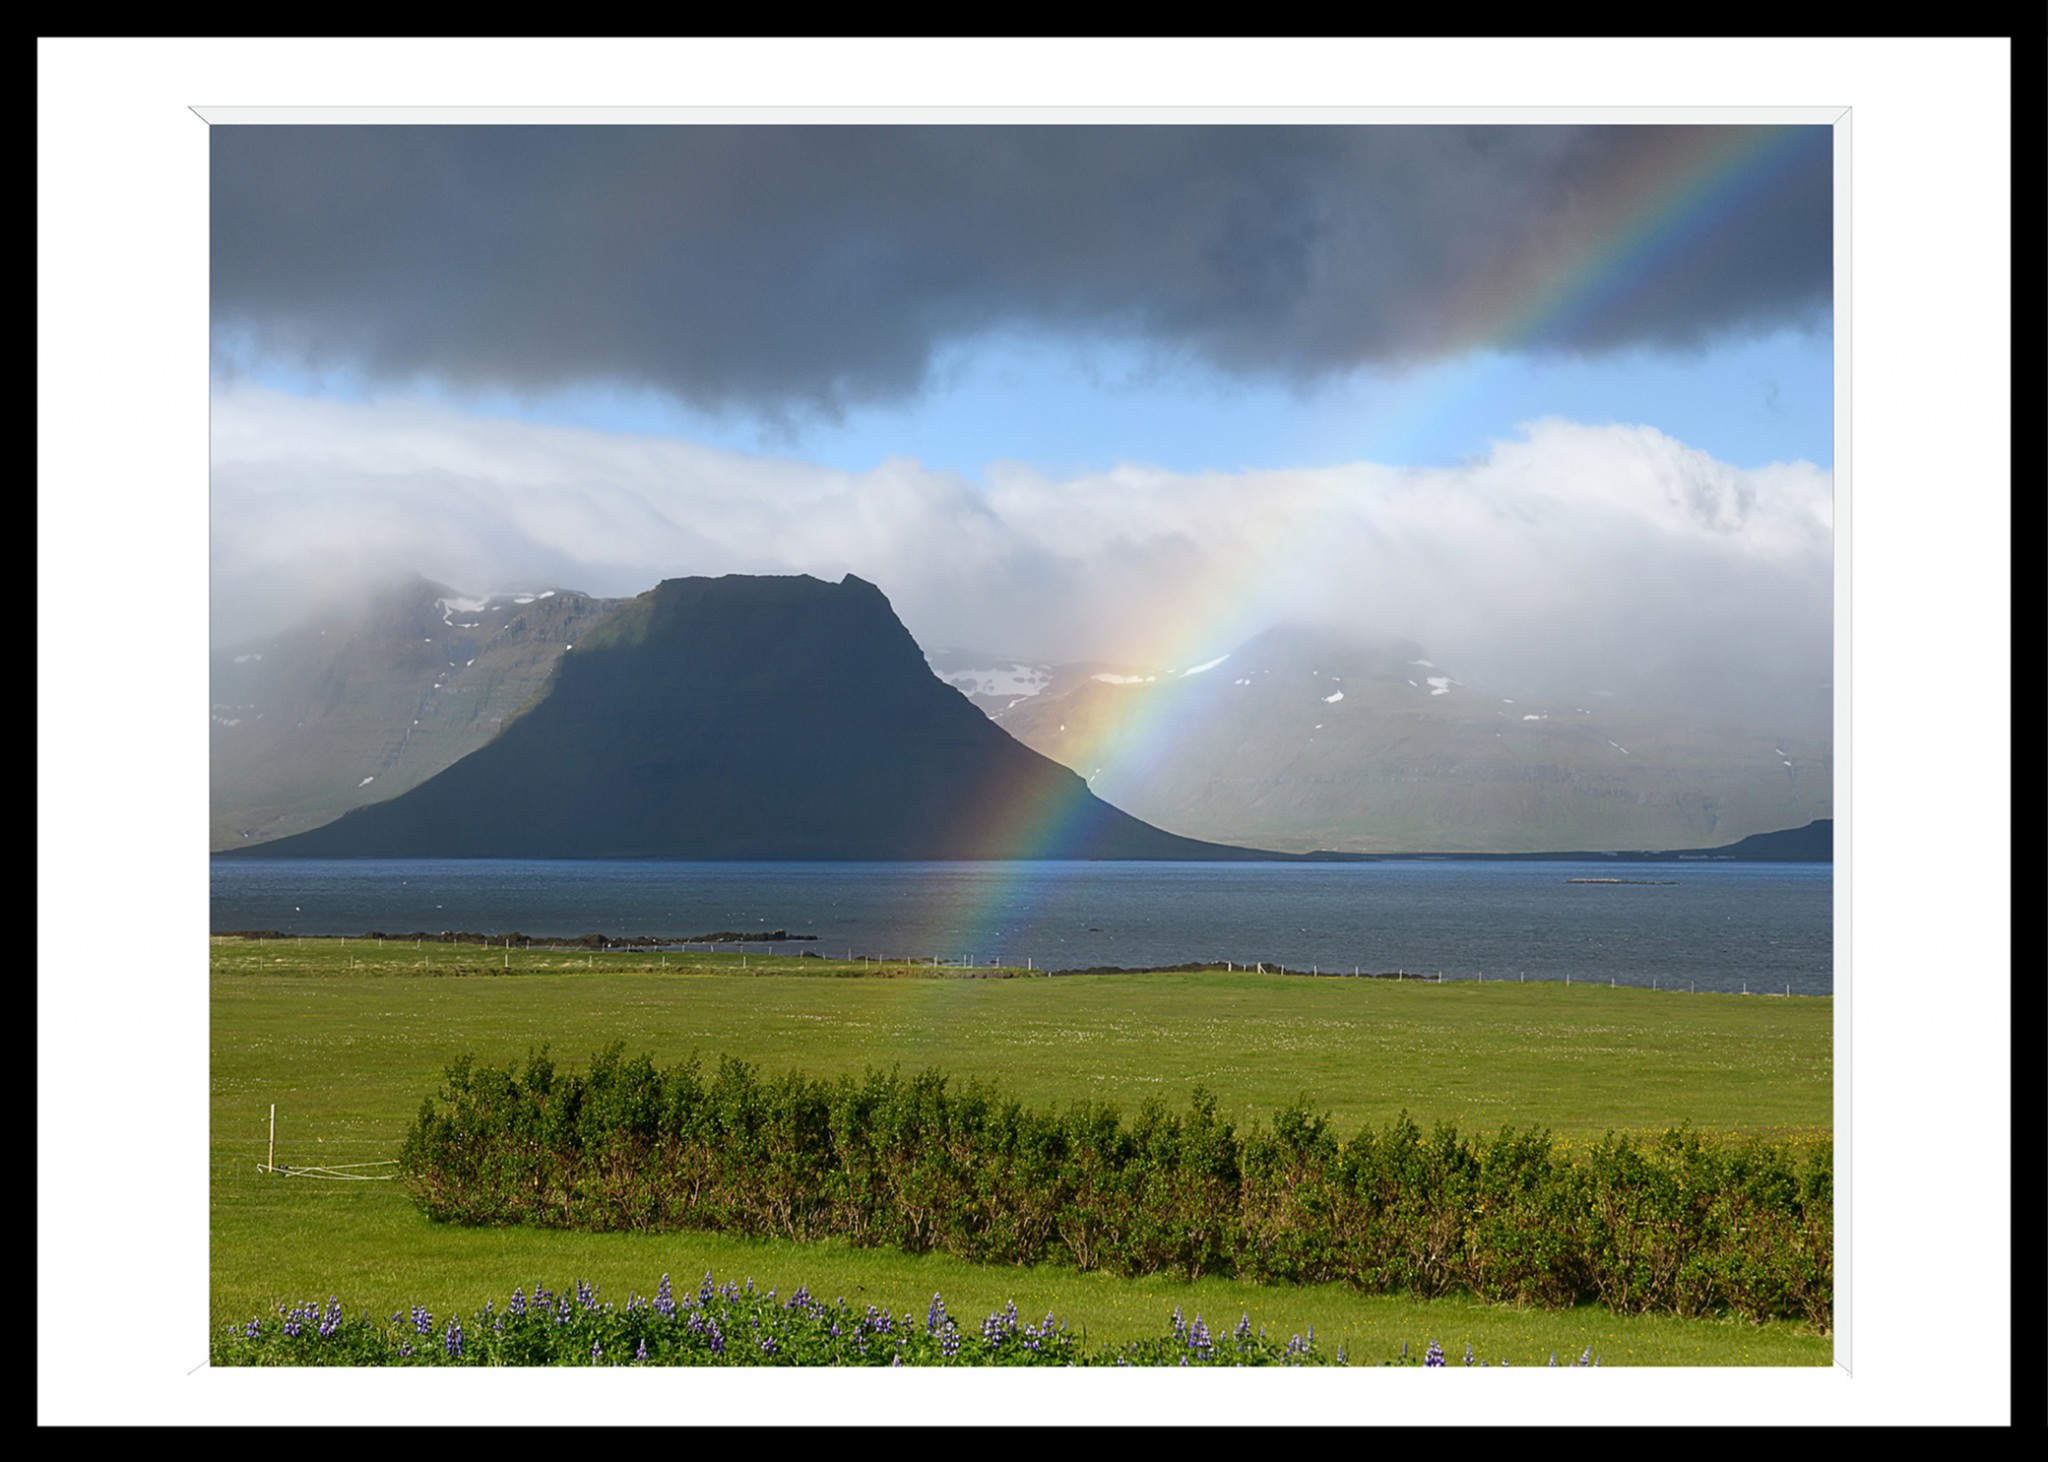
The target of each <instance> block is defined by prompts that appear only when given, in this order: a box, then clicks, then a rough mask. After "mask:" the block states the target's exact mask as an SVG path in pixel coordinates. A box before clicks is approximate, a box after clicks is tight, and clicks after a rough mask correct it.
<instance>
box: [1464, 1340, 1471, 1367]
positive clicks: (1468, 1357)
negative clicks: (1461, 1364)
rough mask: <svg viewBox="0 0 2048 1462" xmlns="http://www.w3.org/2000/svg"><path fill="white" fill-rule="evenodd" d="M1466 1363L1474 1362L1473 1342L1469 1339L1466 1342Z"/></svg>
mask: <svg viewBox="0 0 2048 1462" xmlns="http://www.w3.org/2000/svg"><path fill="white" fill-rule="evenodd" d="M1465 1364H1466V1365H1468V1366H1469V1365H1471V1364H1472V1342H1471V1341H1469V1340H1468V1341H1466V1342H1465Z"/></svg>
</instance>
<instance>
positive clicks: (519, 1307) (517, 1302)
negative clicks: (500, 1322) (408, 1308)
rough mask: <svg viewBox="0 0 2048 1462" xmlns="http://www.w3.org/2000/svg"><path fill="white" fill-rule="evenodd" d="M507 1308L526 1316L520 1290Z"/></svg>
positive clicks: (516, 1313) (393, 1317)
mask: <svg viewBox="0 0 2048 1462" xmlns="http://www.w3.org/2000/svg"><path fill="white" fill-rule="evenodd" d="M505 1308H506V1309H508V1310H510V1311H511V1312H512V1313H513V1314H515V1315H523V1314H525V1313H526V1296H525V1295H523V1294H521V1293H520V1292H519V1290H518V1289H517V1288H516V1287H515V1288H514V1289H513V1291H512V1303H511V1304H509V1305H507V1306H506V1307H505ZM391 1318H392V1319H394V1320H395V1319H397V1318H398V1317H397V1316H396V1315H393V1316H392V1317H391Z"/></svg>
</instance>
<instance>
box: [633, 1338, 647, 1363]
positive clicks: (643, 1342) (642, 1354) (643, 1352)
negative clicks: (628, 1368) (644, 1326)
mask: <svg viewBox="0 0 2048 1462" xmlns="http://www.w3.org/2000/svg"><path fill="white" fill-rule="evenodd" d="M633 1359H634V1360H646V1359H647V1337H646V1336H644V1335H643V1336H641V1337H640V1348H639V1349H638V1350H636V1351H634V1352H633Z"/></svg>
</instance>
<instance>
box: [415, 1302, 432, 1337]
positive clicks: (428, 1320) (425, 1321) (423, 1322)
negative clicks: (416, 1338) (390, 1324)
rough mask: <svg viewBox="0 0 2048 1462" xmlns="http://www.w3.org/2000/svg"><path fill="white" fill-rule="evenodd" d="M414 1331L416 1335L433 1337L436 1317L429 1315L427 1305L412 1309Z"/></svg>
mask: <svg viewBox="0 0 2048 1462" xmlns="http://www.w3.org/2000/svg"><path fill="white" fill-rule="evenodd" d="M412 1329H413V1333H414V1334H415V1335H432V1334H433V1333H434V1317H433V1316H432V1315H430V1314H429V1313H427V1307H426V1306H425V1305H414V1306H413V1307H412Z"/></svg>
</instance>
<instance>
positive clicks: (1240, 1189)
mask: <svg viewBox="0 0 2048 1462" xmlns="http://www.w3.org/2000/svg"><path fill="white" fill-rule="evenodd" d="M623 1052H624V1047H623V1044H614V1045H613V1046H612V1047H611V1048H610V1049H608V1050H606V1051H603V1052H600V1053H599V1054H598V1055H596V1056H595V1057H594V1058H593V1059H592V1061H591V1063H590V1067H589V1069H588V1071H586V1072H581V1073H579V1072H573V1071H563V1070H558V1069H557V1068H556V1067H555V1065H554V1063H553V1062H552V1060H551V1059H550V1058H549V1056H548V1054H547V1052H546V1050H545V1049H543V1050H541V1051H539V1052H536V1053H534V1054H533V1055H531V1056H530V1057H529V1059H528V1060H527V1062H526V1063H525V1066H524V1068H523V1069H521V1068H519V1067H517V1066H506V1067H489V1066H482V1067H480V1066H476V1065H474V1064H473V1063H472V1062H471V1061H470V1060H469V1059H467V1058H464V1059H463V1060H460V1061H458V1062H456V1063H455V1064H454V1065H453V1066H451V1067H450V1068H449V1069H448V1072H447V1080H446V1083H445V1084H444V1086H443V1088H442V1090H441V1091H440V1093H439V1095H438V1099H435V1098H430V1099H428V1100H427V1101H425V1102H423V1103H422V1105H421V1108H420V1113H419V1116H418V1118H417V1119H416V1120H415V1121H414V1122H413V1124H412V1125H411V1127H410V1128H409V1130H408V1131H407V1134H406V1138H405V1143H404V1146H403V1148H402V1150H401V1153H400V1166H401V1171H402V1172H403V1174H404V1177H405V1181H406V1183H407V1185H408V1187H409V1189H410V1191H411V1193H412V1195H413V1197H414V1200H415V1201H416V1202H417V1203H418V1205H419V1207H420V1208H421V1209H422V1211H424V1212H425V1213H426V1214H428V1215H429V1216H430V1217H432V1218H435V1219H439V1220H443V1221H446V1222H451V1223H458V1224H528V1225H534V1226H539V1227H546V1228H567V1229H583V1230H620V1229H628V1230H674V1229H703V1230H715V1231H722V1232H727V1233H734V1234H745V1235H752V1236H768V1237H779V1238H790V1239H799V1240H807V1239H819V1238H824V1237H827V1236H839V1237H842V1238H845V1239H847V1240H849V1241H851V1242H853V1243H855V1244H858V1245H891V1246H895V1247H897V1248H901V1249H904V1250H907V1251H909V1252H912V1253H924V1252H929V1251H933V1250H939V1251H943V1252H946V1253H949V1254H952V1255H955V1256H957V1257H959V1258H962V1259H967V1260H972V1261H976V1262H980V1263H1001V1264H1039V1263H1060V1264H1066V1265H1071V1266H1073V1267H1075V1268H1078V1269H1084V1270H1086V1269H1100V1270H1104V1271H1107V1272H1109V1273H1112V1274H1117V1275H1122V1276H1136V1275H1145V1274H1172V1275H1176V1276H1179V1277H1182V1278H1186V1279H1190V1280H1192V1279H1196V1278H1199V1277H1201V1276H1203V1275H1205V1274H1209V1275H1237V1276H1240V1277H1243V1278H1246V1279H1250V1280H1255V1281H1261V1282H1291V1283H1327V1282H1333V1281H1336V1282H1343V1283H1345V1284H1348V1285H1350V1286H1352V1287H1353V1288H1355V1289H1358V1290H1362V1291H1365V1292H1368V1293H1408V1294H1413V1295H1417V1296H1422V1297H1434V1296H1438V1295H1444V1294H1449V1293H1452V1292H1458V1291H1463V1292H1469V1293H1471V1294H1473V1295H1476V1296H1479V1297H1480V1298H1483V1299H1487V1300H1493V1301H1502V1302H1512V1303H1525V1304H1534V1305H1540V1306H1544V1307H1551V1308H1557V1307H1565V1306H1570V1305H1574V1304H1578V1303H1582V1302H1586V1301H1599V1302H1601V1303H1603V1304H1605V1305H1607V1306H1609V1307H1610V1308H1612V1309H1613V1310H1615V1311H1616V1312H1618V1313H1622V1314H1639V1313H1659V1314H1670V1315H1679V1316H1706V1315H1723V1314H1733V1315H1737V1316H1741V1317H1743V1318H1746V1319H1750V1320H1756V1321H1762V1320H1769V1319H1801V1320H1805V1321H1807V1322H1809V1323H1811V1324H1813V1325H1814V1326H1815V1327H1816V1328H1818V1329H1820V1330H1821V1331H1823V1332H1825V1331H1826V1330H1827V1329H1828V1328H1829V1324H1830V1318H1831V1314H1832V1309H1833V1289H1834V1259H1833V1204H1834V1200H1833V1187H1832V1178H1831V1171H1832V1146H1831V1144H1828V1143H1825V1142H1823V1143H1821V1144H1820V1145H1819V1147H1818V1148H1817V1149H1816V1150H1811V1151H1809V1152H1807V1153H1806V1155H1805V1157H1804V1158H1803V1160H1802V1158H1801V1156H1800V1155H1799V1153H1798V1152H1797V1151H1796V1150H1795V1149H1794V1148H1793V1147H1792V1146H1791V1145H1790V1144H1787V1143H1776V1144H1773V1143H1768V1142H1765V1141H1762V1140H1759V1139H1750V1140H1746V1141H1741V1142H1727V1141H1718V1140H1710V1139H1708V1138H1706V1137H1704V1136H1702V1135H1701V1134H1698V1133H1695V1132H1692V1131H1691V1130H1689V1129H1684V1128H1680V1129H1676V1130H1672V1131H1668V1132H1665V1133H1664V1134H1663V1135H1662V1136H1660V1137H1658V1138H1657V1139H1655V1140H1653V1141H1648V1142H1645V1141H1640V1140H1638V1139H1636V1138H1635V1137H1632V1136H1629V1135H1626V1134H1624V1135H1610V1136H1608V1137H1607V1138H1606V1139H1604V1140H1603V1141H1601V1142H1599V1143H1597V1144H1595V1145H1594V1146H1593V1147H1592V1148H1591V1150H1590V1151H1589V1152H1587V1153H1585V1154H1584V1155H1582V1156H1571V1155H1567V1154H1566V1153H1564V1152H1563V1151H1562V1150H1561V1149H1560V1148H1559V1147H1558V1145H1557V1144H1556V1143H1555V1142H1554V1141H1553V1140H1552V1138H1551V1136H1550V1134H1549V1133H1548V1132H1546V1131H1541V1130H1526V1131H1524V1130H1516V1129H1514V1128H1503V1129H1501V1131H1500V1132H1498V1133H1497V1134H1495V1135H1494V1136H1492V1137H1490V1138H1478V1137H1468V1136H1465V1135H1463V1134H1461V1133H1459V1132H1458V1131H1457V1129H1456V1128H1455V1127H1454V1126H1452V1125H1450V1124H1448V1123H1439V1124H1438V1125H1437V1126H1436V1127H1435V1128H1434V1129H1433V1130H1432V1131H1429V1132H1427V1133H1425V1132H1424V1131H1423V1130H1422V1129H1421V1128H1420V1127H1419V1126H1418V1125H1417V1124H1416V1123H1415V1122H1414V1121H1413V1120H1412V1119H1410V1118H1409V1117H1408V1116H1407V1115H1406V1114H1405V1113H1404V1114H1402V1115H1401V1116H1400V1117H1398V1118H1396V1119H1395V1120H1394V1121H1392V1122H1390V1123H1388V1124H1387V1125H1386V1126H1384V1127H1373V1126H1371V1125H1367V1126H1365V1127H1362V1128H1361V1129H1359V1130H1358V1131H1357V1132H1355V1133H1353V1134H1352V1135H1350V1136H1349V1137H1348V1138H1340V1137H1339V1135H1338V1133H1337V1132H1336V1131H1335V1130H1334V1129H1333V1127H1332V1126H1331V1124H1330V1121H1329V1119H1328V1117H1327V1116H1318V1115H1315V1114H1313V1113H1312V1112H1311V1110H1310V1108H1309V1106H1308V1104H1307V1102H1306V1101H1297V1102H1295V1103H1293V1104H1292V1105H1290V1106H1288V1107H1285V1108H1283V1109H1282V1110H1280V1111H1279V1112H1277V1113H1275V1115H1274V1118H1273V1121H1272V1122H1271V1124H1270V1125H1268V1124H1265V1123H1258V1122H1254V1123H1253V1124H1251V1125H1250V1127H1249V1128H1248V1129H1246V1130H1242V1131H1240V1130H1239V1129H1237V1128H1236V1127H1234V1126H1233V1125H1232V1124H1231V1123H1230V1122H1228V1121H1226V1120H1225V1119H1224V1118H1223V1117H1222V1116H1221V1115H1220V1114H1219V1112H1218V1109H1217V1103H1216V1099H1215V1097H1214V1096H1213V1095H1211V1094H1210V1093H1208V1092H1207V1091H1205V1090H1202V1089H1200V1088H1197V1089H1196V1090H1195V1092H1194V1093H1193V1095H1192V1097H1191V1099H1190V1101H1189V1104H1188V1106H1187V1108H1186V1109H1185V1110H1184V1111H1180V1112H1175V1111H1171V1110H1169V1109H1168V1108H1167V1107H1166V1106H1165V1104H1164V1103H1162V1102H1160V1101H1158V1100H1156V1099H1154V1100H1150V1101H1147V1102H1146V1103H1145V1104H1144V1105H1143V1106H1141V1107H1140V1108H1139V1109H1138V1110H1137V1112H1136V1113H1135V1114H1134V1115H1133V1116H1132V1118H1131V1119H1130V1120H1128V1121H1126V1120H1125V1119H1124V1118H1123V1117H1122V1116H1121V1115H1120V1114H1119V1113H1118V1112H1117V1111H1116V1109H1114V1108H1113V1107H1109V1106H1106V1105H1103V1104H1100V1103H1086V1102H1084V1103H1077V1104H1075V1105H1073V1106H1070V1107H1068V1108H1065V1109H1064V1110H1057V1111H1043V1112H1041V1111H1034V1110H1031V1109H1028V1108H1026V1107H1024V1106H1023V1105H1021V1104H1020V1103H1018V1102H1016V1101H1014V1100H1011V1099H1009V1098H1006V1097H1005V1096H1003V1095H1002V1094H1001V1093H999V1092H997V1091H994V1090H992V1089H990V1088H988V1087H986V1086H983V1085H980V1084H977V1083H965V1084H959V1085H956V1084H954V1083H952V1082H950V1081H949V1080H948V1079H947V1078H946V1077H945V1076H943V1075H940V1074H939V1073H936V1072H931V1071H926V1072H922V1073H919V1074H917V1075H914V1076H907V1077H906V1076H903V1075H901V1074H900V1073H898V1072H896V1071H893V1070H892V1071H887V1072H883V1071H872V1070H871V1071H869V1072H868V1073H866V1074H865V1075H864V1076H862V1077H858V1078H855V1077H839V1078H836V1079H832V1080H813V1079H808V1078H805V1077H803V1076H801V1075H798V1074H795V1073H781V1074H764V1073H762V1072H761V1071H759V1070H758V1069H757V1068H755V1067H754V1066H752V1065H749V1064H748V1063H745V1062H741V1061H736V1060H733V1059H731V1058H722V1059H720V1060H719V1062H718V1063H717V1065H716V1066H715V1067H713V1068H709V1069H707V1068H706V1067H705V1066H704V1065H703V1064H702V1063H701V1062H699V1061H698V1060H697V1059H696V1058H694V1057H693V1058H691V1059H690V1060H688V1061H685V1062H682V1063H681V1064H679V1065H676V1066H672V1067H669V1068H667V1069H664V1070H657V1069H655V1067H654V1065H653V1063H652V1061H651V1060H650V1059H649V1058H648V1057H646V1056H641V1057H638V1058H635V1059H632V1060H627V1059H625V1057H624V1054H623Z"/></svg>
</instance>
